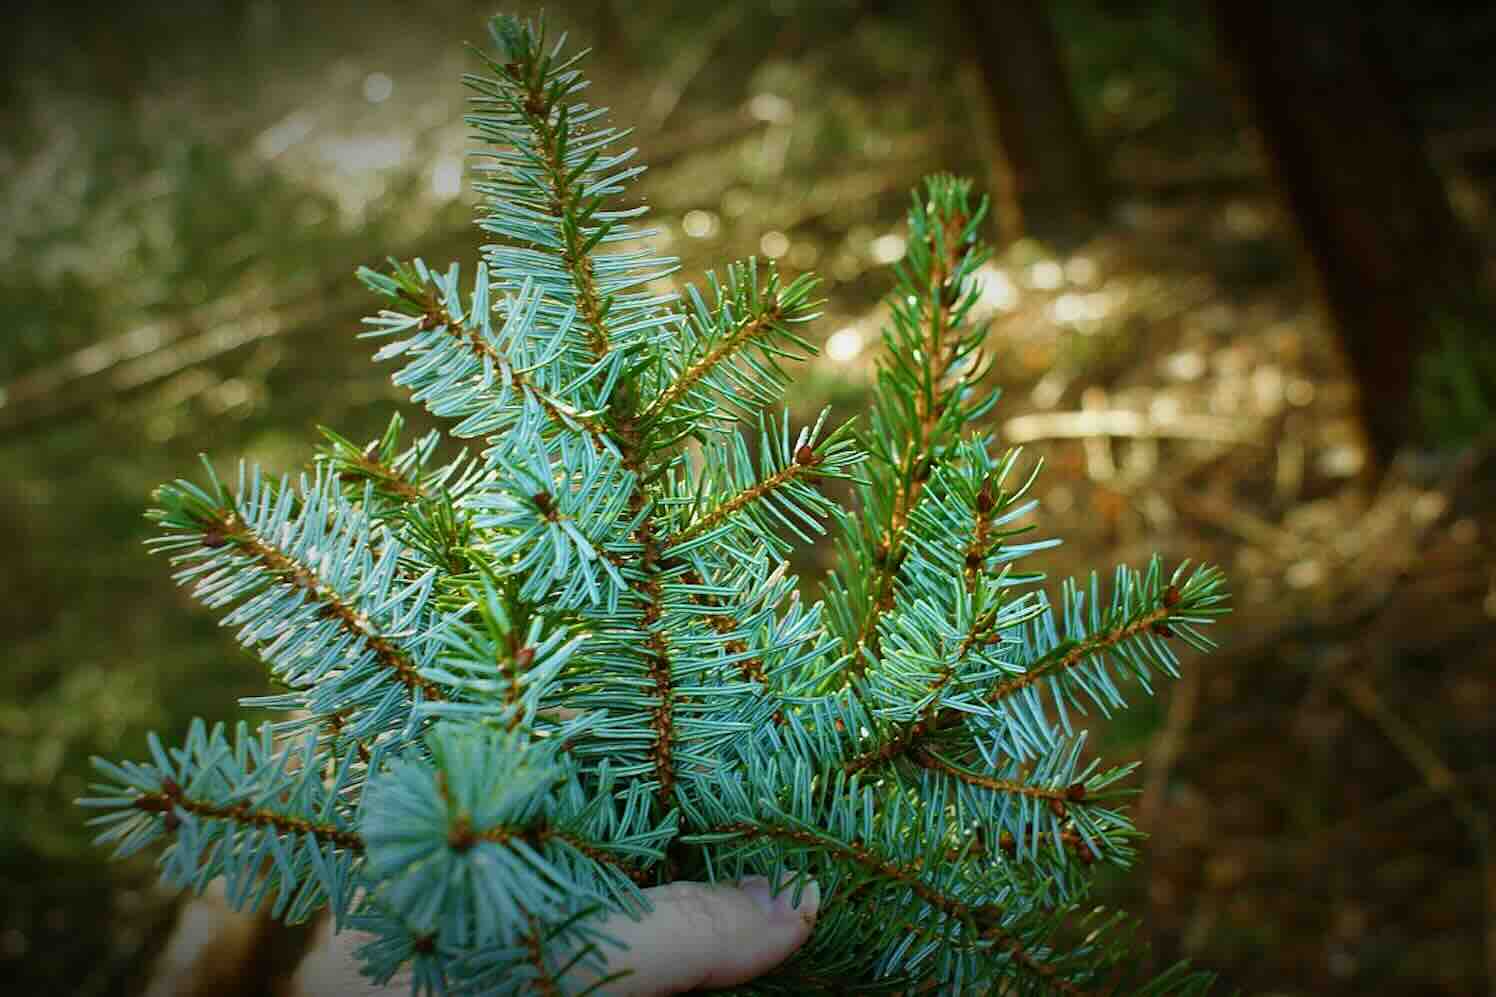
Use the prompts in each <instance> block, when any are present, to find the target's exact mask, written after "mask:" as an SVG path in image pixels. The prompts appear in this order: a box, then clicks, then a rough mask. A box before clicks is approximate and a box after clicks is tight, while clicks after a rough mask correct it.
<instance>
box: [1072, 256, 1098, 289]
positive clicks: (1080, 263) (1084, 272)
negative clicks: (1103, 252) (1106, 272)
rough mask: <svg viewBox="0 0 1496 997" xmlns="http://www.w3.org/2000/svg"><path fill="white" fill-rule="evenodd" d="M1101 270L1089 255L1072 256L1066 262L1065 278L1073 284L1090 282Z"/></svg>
mask: <svg viewBox="0 0 1496 997" xmlns="http://www.w3.org/2000/svg"><path fill="white" fill-rule="evenodd" d="M1099 272H1100V271H1099V270H1098V269H1097V266H1096V261H1095V260H1093V259H1091V258H1090V257H1089V256H1072V257H1071V258H1070V259H1069V260H1068V261H1067V262H1066V263H1065V279H1066V280H1068V281H1070V283H1072V284H1089V283H1091V282H1092V281H1094V280H1095V279H1096V275H1097V274H1098V273H1099Z"/></svg>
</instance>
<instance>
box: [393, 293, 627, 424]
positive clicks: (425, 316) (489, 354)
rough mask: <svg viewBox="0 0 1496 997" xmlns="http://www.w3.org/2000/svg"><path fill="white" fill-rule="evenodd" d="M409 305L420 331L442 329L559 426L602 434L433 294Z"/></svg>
mask: <svg viewBox="0 0 1496 997" xmlns="http://www.w3.org/2000/svg"><path fill="white" fill-rule="evenodd" d="M413 303H414V304H415V305H416V306H417V307H419V308H420V309H421V312H420V319H421V324H420V328H421V329H422V331H425V330H427V329H443V328H444V329H446V330H447V333H448V335H450V336H451V337H452V338H453V339H455V340H457V341H458V342H460V343H462V344H463V345H464V346H466V347H467V348H468V349H469V350H471V351H472V353H473V355H474V356H477V357H482V358H484V359H486V360H488V361H489V362H490V363H492V364H493V365H494V366H495V367H497V368H498V369H499V370H500V371H502V372H503V373H504V376H505V377H507V378H509V379H510V380H511V381H512V382H513V383H514V385H515V387H517V388H519V389H520V390H521V391H523V392H525V393H526V394H528V395H529V396H530V397H531V398H534V399H535V401H536V403H537V404H539V405H540V407H541V408H543V409H544V410H545V412H546V414H547V415H549V416H550V417H551V418H552V419H554V420H555V421H556V422H558V423H560V424H562V425H566V424H567V423H568V422H570V423H574V424H575V425H577V426H580V427H581V428H583V429H585V430H586V431H587V432H589V433H591V434H593V436H601V435H603V434H604V433H605V432H606V430H605V429H604V428H603V426H602V425H601V424H600V423H598V422H597V421H596V420H594V419H591V418H588V417H587V416H585V415H582V414H581V413H580V412H578V411H577V410H576V409H575V408H573V407H572V406H570V405H568V404H566V403H565V402H563V401H561V400H560V399H558V398H552V397H551V396H550V395H549V394H547V393H546V392H544V391H542V390H540V388H538V387H536V386H535V384H534V383H532V382H531V381H530V379H529V378H527V377H526V376H525V375H524V374H523V373H521V372H520V371H518V370H515V368H514V365H513V364H511V363H510V362H509V359H508V358H507V357H505V356H504V355H503V354H502V353H500V352H499V351H498V350H496V349H494V348H493V346H492V345H491V344H490V343H488V342H487V341H486V340H485V339H484V338H483V336H482V334H481V333H480V332H479V331H478V330H476V329H469V328H468V327H467V326H466V325H464V324H463V323H462V322H459V321H457V319H456V318H455V317H454V316H453V315H452V313H451V311H449V310H448V309H447V307H446V306H445V305H443V304H442V303H441V302H439V301H437V300H436V296H435V294H433V293H431V292H430V291H429V290H428V292H427V297H426V300H424V301H415V302H413ZM593 442H594V445H597V444H598V442H599V441H597V440H595V439H594V441H593Z"/></svg>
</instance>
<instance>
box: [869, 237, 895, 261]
mask: <svg viewBox="0 0 1496 997" xmlns="http://www.w3.org/2000/svg"><path fill="white" fill-rule="evenodd" d="M867 249H868V254H869V255H870V256H872V258H873V259H874V260H875V261H876V262H878V263H883V264H888V263H897V262H898V261H899V260H901V259H903V258H904V237H903V236H901V235H899V234H898V233H896V232H889V233H887V234H885V235H880V236H878V238H876V239H874V240H873V241H872V242H871V243H870V244H869V245H868V247H867Z"/></svg>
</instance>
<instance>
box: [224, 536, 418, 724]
mask: <svg viewBox="0 0 1496 997" xmlns="http://www.w3.org/2000/svg"><path fill="white" fill-rule="evenodd" d="M204 532H205V534H206V535H207V536H209V537H211V538H213V542H214V543H217V544H219V545H221V544H223V543H225V542H231V543H234V544H235V545H236V546H237V547H238V548H239V549H240V550H242V551H244V552H245V553H246V554H248V555H249V556H250V557H252V558H254V559H255V560H257V561H259V562H260V564H262V565H263V566H264V567H265V568H266V569H267V570H268V571H269V572H270V573H271V575H273V576H274V577H276V578H277V579H278V580H279V581H280V582H281V583H282V584H285V585H289V586H291V587H292V588H296V589H300V590H301V591H303V592H305V593H306V594H307V595H308V596H310V597H311V598H313V599H315V600H317V601H318V602H320V603H321V604H322V607H323V609H322V612H323V614H324V615H325V616H327V617H330V618H332V619H335V620H337V621H338V625H339V626H340V627H341V628H342V629H343V630H344V632H346V633H348V634H349V635H351V636H353V637H354V638H355V639H357V640H361V641H363V642H364V643H365V644H366V645H368V647H369V648H370V649H371V650H372V651H373V652H374V656H375V659H376V660H377V661H378V662H379V663H380V664H381V665H382V666H384V667H385V668H386V669H388V670H389V671H390V672H392V673H394V675H395V678H396V679H397V680H398V681H399V682H400V684H401V685H404V686H405V687H406V688H407V689H408V690H410V691H411V692H412V693H414V692H416V691H417V690H419V691H420V692H421V693H422V694H423V695H424V696H425V698H426V699H428V700H437V701H439V700H443V699H445V698H446V694H445V693H444V692H443V691H442V688H441V687H440V686H439V685H437V684H436V683H435V682H432V681H430V680H429V679H426V678H423V677H421V674H420V671H419V670H418V669H417V668H416V666H415V663H414V662H412V661H411V660H410V658H409V657H408V656H407V655H406V654H405V653H404V652H403V651H401V650H400V649H399V648H398V647H396V646H395V645H394V644H393V643H392V642H391V641H390V640H389V638H387V637H385V636H383V635H381V634H379V633H377V632H375V631H374V630H373V629H372V627H371V626H370V623H369V620H368V618H367V617H366V616H364V615H363V614H361V613H359V612H358V611H356V610H355V609H354V608H353V607H352V606H350V605H349V604H348V603H347V602H346V601H345V600H344V599H343V597H342V596H341V595H340V594H339V593H338V592H336V591H334V590H333V589H332V587H331V586H329V585H327V584H326V583H325V582H323V581H322V579H321V578H319V577H318V576H317V574H316V572H314V571H312V569H311V568H309V567H307V566H306V565H304V564H300V563H298V562H297V561H296V560H294V559H293V558H291V557H289V556H287V555H286V554H284V553H282V552H281V551H280V550H277V549H276V548H275V546H274V545H272V544H271V543H269V542H268V541H266V540H264V539H263V538H261V537H260V536H258V535H256V533H255V532H254V530H252V529H251V528H250V527H249V525H248V524H241V523H239V521H238V519H237V517H235V516H234V515H233V514H232V513H229V514H227V515H225V516H223V517H222V518H220V519H218V520H217V521H215V522H212V523H210V524H207V525H206V529H205V531H204Z"/></svg>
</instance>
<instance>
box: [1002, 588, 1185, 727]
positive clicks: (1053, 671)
mask: <svg viewBox="0 0 1496 997" xmlns="http://www.w3.org/2000/svg"><path fill="white" fill-rule="evenodd" d="M1169 615H1170V614H1169V609H1168V607H1166V606H1163V605H1160V606H1158V607H1157V608H1156V609H1154V610H1152V611H1150V612H1148V613H1145V614H1143V615H1142V616H1140V617H1138V618H1137V619H1135V620H1133V621H1132V622H1131V623H1128V624H1125V625H1123V626H1120V627H1116V628H1114V629H1111V630H1107V631H1104V632H1103V633H1099V634H1093V635H1091V636H1090V637H1087V638H1085V639H1084V640H1081V641H1079V642H1077V643H1075V644H1071V645H1069V646H1066V645H1063V644H1062V645H1060V646H1059V647H1056V648H1055V649H1054V650H1052V651H1050V652H1049V653H1048V654H1046V655H1044V657H1042V658H1040V659H1039V660H1038V661H1035V662H1033V663H1032V664H1031V665H1029V666H1028V668H1026V669H1025V670H1024V672H1023V674H1022V675H1015V676H1013V677H1012V678H1010V679H1005V680H1003V681H1002V682H999V683H998V684H997V685H995V686H993V688H992V689H991V690H990V691H989V692H988V693H987V694H986V695H985V696H983V697H982V699H983V701H984V702H987V703H1000V702H1002V701H1003V700H1005V699H1008V698H1010V697H1012V696H1015V695H1017V694H1018V693H1020V692H1022V691H1023V690H1024V689H1027V688H1028V687H1029V686H1031V685H1033V684H1034V683H1035V682H1038V681H1039V680H1040V679H1043V678H1046V677H1048V676H1050V675H1058V674H1061V673H1063V672H1064V671H1065V670H1067V669H1069V668H1074V667H1075V666H1076V665H1078V664H1080V663H1081V662H1083V661H1085V660H1086V659H1087V658H1089V657H1090V656H1091V655H1093V654H1096V653H1097V652H1100V651H1105V650H1107V649H1108V648H1112V647H1116V646H1117V645H1118V644H1121V643H1122V642H1123V641H1126V640H1130V639H1132V638H1133V637H1136V636H1138V635H1139V634H1141V633H1143V632H1144V631H1145V630H1153V629H1155V628H1159V627H1162V628H1164V632H1167V624H1166V623H1165V621H1166V620H1168V618H1169Z"/></svg>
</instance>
